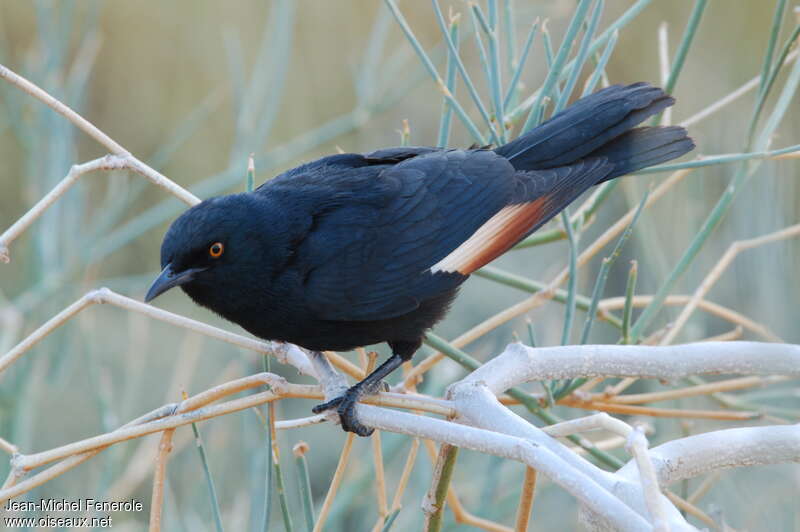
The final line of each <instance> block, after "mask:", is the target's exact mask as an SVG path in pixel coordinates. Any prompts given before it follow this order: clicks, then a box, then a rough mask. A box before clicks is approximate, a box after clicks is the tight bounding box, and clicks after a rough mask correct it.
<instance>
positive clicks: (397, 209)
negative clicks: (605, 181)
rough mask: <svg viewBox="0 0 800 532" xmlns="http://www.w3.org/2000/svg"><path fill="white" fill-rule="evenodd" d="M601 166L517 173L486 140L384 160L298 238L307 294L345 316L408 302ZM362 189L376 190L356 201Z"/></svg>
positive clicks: (542, 217)
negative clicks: (471, 147) (482, 146)
mask: <svg viewBox="0 0 800 532" xmlns="http://www.w3.org/2000/svg"><path fill="white" fill-rule="evenodd" d="M603 171H606V172H607V169H605V170H604V169H603V164H602V161H601V160H597V161H594V162H589V163H579V164H578V165H575V166H573V167H568V168H565V169H553V170H545V171H540V172H530V173H527V174H524V175H519V174H515V171H514V169H513V167H512V166H511V165H510V164H509V163H508V161H507V160H506V159H505V158H503V157H500V156H498V155H497V154H495V153H494V152H492V151H486V150H475V151H461V150H452V151H438V152H430V153H427V154H424V155H420V156H417V157H413V158H409V159H407V160H403V161H402V162H400V163H398V164H395V165H391V166H387V167H385V168H383V169H382V171H380V173H378V174H377V175H375V176H374V177H373V178H372V181H371V183H368V182H365V181H362V182H360V184H359V185H358V186H359V187H361V190H360V191H359V194H353V195H351V196H350V197H349V201H346V202H343V203H342V204H341V206H340V207H336V208H331V209H329V210H328V211H327V212H325V213H324V214H322V215H320V216H318V217H315V220H314V230H313V231H310V232H309V234H308V235H307V237H306V238H305V239H304V241H303V242H301V243H300V244H299V246H298V249H297V260H296V261H295V262H296V263H297V264H306V265H310V267H309V270H308V271H307V272H306V273H305V276H304V282H305V290H304V292H305V294H306V298H307V304H308V305H309V307H310V308H311V309H313V311H314V312H315V313H316V314H317V315H318V316H319V317H320V318H322V319H327V320H338V321H369V320H378V319H388V318H391V317H395V316H399V315H402V314H405V313H408V312H411V311H413V310H414V309H416V308H417V307H418V306H419V305H420V303H421V302H422V301H425V300H427V299H431V298H435V297H437V296H440V295H442V294H443V293H445V292H447V291H450V290H452V289H454V288H455V287H457V286H458V285H459V284H461V283H462V282H463V281H464V279H466V276H468V275H469V274H470V273H472V271H474V270H475V269H477V268H479V267H481V266H483V265H484V264H486V263H487V262H489V261H491V260H492V259H494V258H495V257H497V256H498V255H500V254H501V253H503V252H504V251H506V250H507V249H508V248H510V247H511V246H513V245H514V244H515V243H516V242H517V241H518V240H519V239H520V238H522V237H524V236H525V235H526V234H528V233H530V232H531V231H532V230H534V229H535V228H536V227H538V226H539V225H541V224H542V223H544V222H545V221H547V220H548V219H549V218H551V217H552V216H553V215H554V214H555V213H557V212H558V211H559V210H561V209H562V208H563V207H564V206H565V205H566V203H568V202H569V201H572V199H574V197H576V196H577V195H578V194H580V192H583V191H584V190H586V188H588V187H589V186H591V184H594V183H595V182H597V180H599V179H600V178H601V177H602V175H603ZM343 181H344V180H343ZM376 190H378V191H379V192H378V193H376ZM362 197H364V198H371V199H370V200H369V201H356V200H358V198H362ZM378 199H380V201H378Z"/></svg>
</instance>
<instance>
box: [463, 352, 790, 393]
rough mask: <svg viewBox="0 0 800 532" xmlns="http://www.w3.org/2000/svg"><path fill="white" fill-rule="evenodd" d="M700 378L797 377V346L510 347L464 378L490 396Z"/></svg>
mask: <svg viewBox="0 0 800 532" xmlns="http://www.w3.org/2000/svg"><path fill="white" fill-rule="evenodd" d="M703 374H743V375H792V376H797V375H800V346H797V345H791V344H768V343H760V342H701V343H696V344H683V345H670V346H658V347H652V346H637V345H569V346H558V347H539V348H531V347H526V346H524V345H522V344H511V345H509V346H508V347H507V348H506V350H505V351H504V352H503V353H501V354H500V355H498V356H497V357H495V358H493V359H492V360H490V361H488V362H487V363H486V364H484V365H483V366H481V367H480V368H478V369H477V370H475V371H474V372H473V373H472V374H470V375H469V376H468V377H467V378H466V379H465V380H464V382H482V383H484V384H486V386H488V387H489V389H490V390H491V391H492V392H494V393H495V394H499V393H502V392H504V391H505V390H507V389H509V388H511V387H513V386H516V385H518V384H521V383H523V382H528V381H540V380H545V379H571V378H577V377H597V376H602V377H651V378H657V379H665V380H672V379H680V378H684V377H689V376H692V375H703Z"/></svg>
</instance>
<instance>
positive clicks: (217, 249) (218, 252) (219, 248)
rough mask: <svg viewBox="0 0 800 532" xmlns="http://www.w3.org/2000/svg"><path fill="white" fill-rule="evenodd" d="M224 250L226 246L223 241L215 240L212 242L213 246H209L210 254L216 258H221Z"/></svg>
mask: <svg viewBox="0 0 800 532" xmlns="http://www.w3.org/2000/svg"><path fill="white" fill-rule="evenodd" d="M223 251H225V246H223V245H222V242H214V243H213V244H211V247H210V248H208V254H209V255H211V258H214V259H218V258H220V257H221V256H222V252H223Z"/></svg>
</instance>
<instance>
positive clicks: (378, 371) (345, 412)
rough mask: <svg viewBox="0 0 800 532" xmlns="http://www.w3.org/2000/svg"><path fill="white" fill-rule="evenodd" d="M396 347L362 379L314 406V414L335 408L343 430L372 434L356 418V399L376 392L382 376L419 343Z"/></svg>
mask: <svg viewBox="0 0 800 532" xmlns="http://www.w3.org/2000/svg"><path fill="white" fill-rule="evenodd" d="M390 345H391V344H390ZM397 347H398V346H397V345H396V344H395V345H392V351H393V353H392V356H391V357H389V358H388V359H387V360H386V362H384V363H383V364H381V365H380V366H378V367H377V368H375V371H373V372H372V373H370V374H369V375H367V376H366V377H365V378H364V380H362V381H361V382H359V383H357V384H355V385H354V386H352V387H351V388H350V389H348V390H347V391H346V392H344V393H343V394H342V395H341V396H339V397H337V398H336V399H332V400H330V401H328V402H326V403H322V404H320V405H317V406H315V407H314V408H313V409H312V411H313V412H314V413H315V414H319V413H321V412H324V411H325V410H329V409H331V408H336V411H337V412H338V414H339V418H340V419H341V421H342V428H343V429H344V430H346V431H348V432H354V433H356V434H358V435H359V436H369V435H370V434H372V432H373V429H371V428H369V427H365V426H364V425H362V424H361V423H360V422H359V421H358V419H357V418H356V413H355V406H356V403H357V402H358V400H359V399H361V398H362V397H363V396H365V395H369V394H373V393H375V392H377V391H378V388H379V387H380V384H381V381H382V380H383V378H384V377H386V376H387V375H389V374H390V373H391V372H393V371H394V370H396V369H397V368H398V367H400V365H402V364H403V362H405V361H406V360H409V359H410V358H411V356H412V355H413V354H414V351H416V350H417V348H418V347H419V343H416V344H415V345H413V348H412V343H411V342H409V343H408V345H405V343H404V344H403V345H402V348H405V349H402V348H401V349H397ZM409 351H410V352H409Z"/></svg>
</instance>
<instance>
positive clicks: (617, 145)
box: [589, 126, 694, 183]
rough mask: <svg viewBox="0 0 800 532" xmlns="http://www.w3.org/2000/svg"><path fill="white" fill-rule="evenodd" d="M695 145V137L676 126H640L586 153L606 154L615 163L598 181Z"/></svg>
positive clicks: (666, 157) (668, 156)
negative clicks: (693, 138)
mask: <svg viewBox="0 0 800 532" xmlns="http://www.w3.org/2000/svg"><path fill="white" fill-rule="evenodd" d="M693 149H694V141H692V139H691V138H690V137H688V136H687V135H686V130H685V129H684V128H682V127H678V126H668V127H639V128H636V129H632V130H630V131H628V132H627V133H624V134H622V135H620V136H619V137H617V138H615V139H614V140H612V141H611V142H609V143H607V144H605V145H604V146H602V147H601V148H599V149H597V150H595V151H593V152H592V153H591V154H589V156H590V157H605V158H606V159H607V160H608V162H609V163H611V164H613V165H614V167H613V169H612V170H611V172H609V174H608V175H606V176H605V177H604V178H603V179H602V180H601V181H599V183H602V182H603V181H608V180H610V179H614V178H615V177H619V176H621V175H625V174H630V173H632V172H635V171H637V170H641V169H642V168H647V167H648V166H653V165H656V164H660V163H663V162H666V161H670V160H672V159H677V158H678V157H680V156H681V155H683V154H685V153H688V152H690V151H692V150H693Z"/></svg>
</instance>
